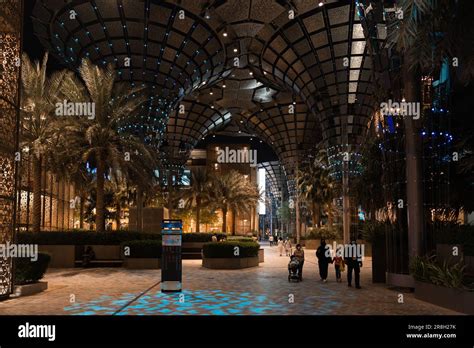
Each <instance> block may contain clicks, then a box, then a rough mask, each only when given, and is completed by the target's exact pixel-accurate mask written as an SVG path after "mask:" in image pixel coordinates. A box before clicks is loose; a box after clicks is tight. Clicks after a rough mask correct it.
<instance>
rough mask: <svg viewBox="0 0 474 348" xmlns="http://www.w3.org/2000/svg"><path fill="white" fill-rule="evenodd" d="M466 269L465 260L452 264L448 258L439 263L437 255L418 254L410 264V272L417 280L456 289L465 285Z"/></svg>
mask: <svg viewBox="0 0 474 348" xmlns="http://www.w3.org/2000/svg"><path fill="white" fill-rule="evenodd" d="M465 269H466V265H464V261H463V260H461V261H460V262H458V263H456V264H453V265H450V264H449V262H448V261H447V260H445V261H444V262H443V263H442V264H439V263H437V262H436V259H435V256H431V257H419V256H417V257H415V258H414V259H413V261H412V262H411V264H410V273H411V274H412V275H413V278H415V279H416V280H418V281H421V282H428V283H432V284H435V285H440V286H445V287H448V288H456V289H460V288H463V287H464V286H463V282H464V270H465Z"/></svg>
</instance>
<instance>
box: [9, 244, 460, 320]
mask: <svg viewBox="0 0 474 348" xmlns="http://www.w3.org/2000/svg"><path fill="white" fill-rule="evenodd" d="M264 248H265V262H264V263H261V264H260V266H259V267H254V268H249V269H243V270H210V269H206V268H203V267H201V260H184V261H183V288H184V290H183V292H182V293H173V294H169V293H168V294H163V293H161V291H160V284H159V280H160V277H161V275H160V271H159V270H156V271H155V270H126V269H122V268H99V269H86V270H82V269H68V270H51V271H50V272H49V273H48V274H47V276H46V278H45V280H47V281H48V282H49V289H48V290H47V291H46V292H43V293H41V294H38V295H34V296H29V297H23V298H16V299H10V300H8V301H4V302H0V315H5V314H7V315H8V314H33V315H35V314H76V315H91V314H102V315H103V314H116V315H183V314H191V315H192V314H194V315H248V314H251V315H252V314H253V315H261V314H264V315H270V314H284V315H285V314H303V315H306V314H309V315H315V314H316V315H318V314H336V315H337V314H372V315H373V314H401V315H404V314H406V315H414V314H440V315H442V314H458V313H456V312H453V311H450V310H447V309H444V308H441V307H437V306H434V305H431V304H429V303H426V302H422V301H418V300H416V299H415V298H414V296H413V294H412V293H404V294H403V295H404V303H403V304H401V303H399V302H398V295H399V293H398V292H397V291H394V290H389V289H387V288H386V286H385V285H374V284H372V283H371V282H370V277H371V269H370V261H369V260H366V261H365V263H364V267H363V268H362V273H361V278H362V281H361V284H362V287H363V288H362V289H361V290H357V289H354V288H348V287H347V283H346V282H343V283H336V281H335V275H334V268H333V267H331V266H330V276H329V282H328V283H322V282H320V281H319V277H318V276H317V263H316V259H315V255H314V250H307V251H306V258H307V261H306V263H305V266H304V276H305V277H304V281H303V282H301V283H289V282H288V278H287V275H288V271H287V263H288V258H287V257H284V256H283V257H280V256H279V255H278V254H277V250H276V248H275V247H272V248H270V247H268V246H265V247H264ZM344 276H345V273H343V277H344Z"/></svg>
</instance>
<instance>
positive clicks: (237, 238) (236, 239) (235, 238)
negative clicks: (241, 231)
mask: <svg viewBox="0 0 474 348" xmlns="http://www.w3.org/2000/svg"><path fill="white" fill-rule="evenodd" d="M227 240H228V241H234V242H254V241H255V239H253V238H252V237H244V236H228V237H227Z"/></svg>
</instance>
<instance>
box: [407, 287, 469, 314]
mask: <svg viewBox="0 0 474 348" xmlns="http://www.w3.org/2000/svg"><path fill="white" fill-rule="evenodd" d="M415 298H417V299H419V300H422V301H426V302H429V303H433V304H435V305H437V306H441V307H445V308H448V309H452V310H454V311H457V312H461V313H465V314H474V292H473V291H466V290H459V289H453V288H447V287H444V286H439V285H434V284H430V283H425V282H419V281H415Z"/></svg>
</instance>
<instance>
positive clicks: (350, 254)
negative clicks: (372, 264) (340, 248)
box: [345, 240, 362, 289]
mask: <svg viewBox="0 0 474 348" xmlns="http://www.w3.org/2000/svg"><path fill="white" fill-rule="evenodd" d="M345 253H346V255H345V262H346V265H347V286H349V287H352V271H354V280H355V287H356V289H361V286H360V268H361V267H362V255H359V254H360V253H359V251H358V248H357V244H356V241H355V240H353V241H352V242H351V245H350V247H349V248H347V249H346V250H345Z"/></svg>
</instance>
